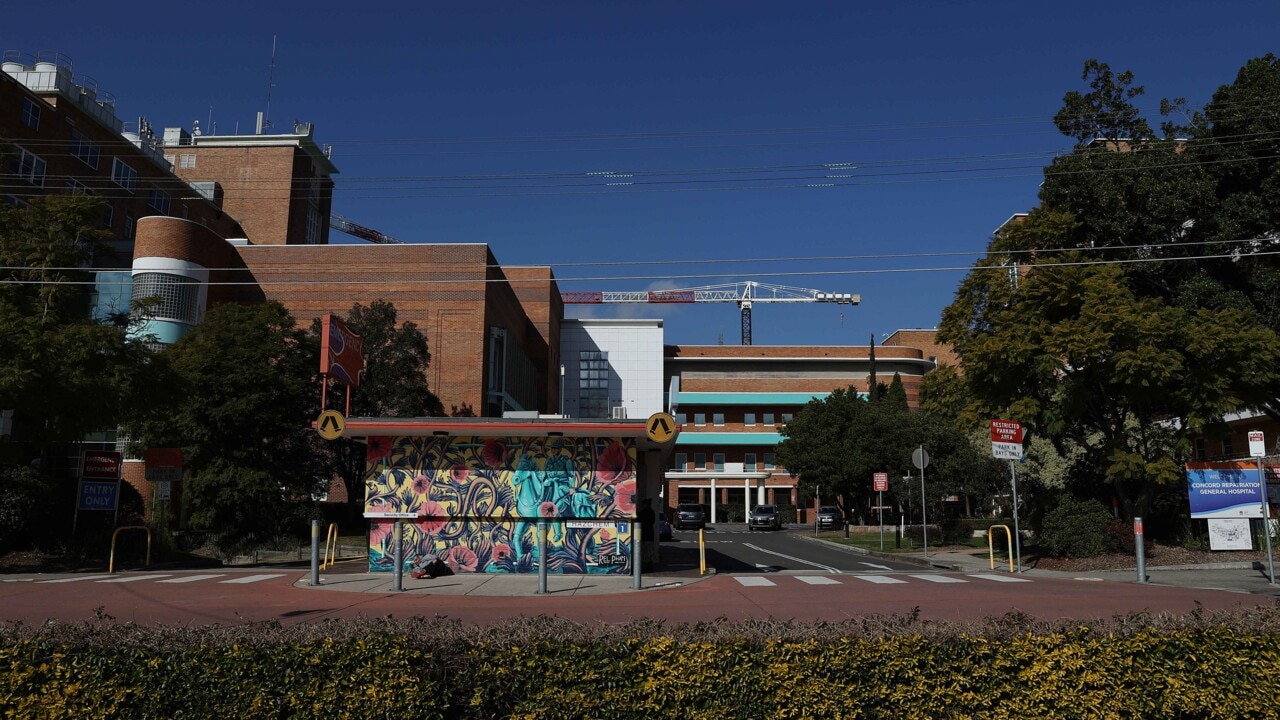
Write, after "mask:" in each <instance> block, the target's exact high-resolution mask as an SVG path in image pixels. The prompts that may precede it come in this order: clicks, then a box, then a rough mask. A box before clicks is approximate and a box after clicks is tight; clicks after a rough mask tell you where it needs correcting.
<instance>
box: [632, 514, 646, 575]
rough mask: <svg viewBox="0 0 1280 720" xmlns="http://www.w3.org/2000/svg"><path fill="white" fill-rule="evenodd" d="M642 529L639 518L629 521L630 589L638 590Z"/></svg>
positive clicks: (642, 550)
mask: <svg viewBox="0 0 1280 720" xmlns="http://www.w3.org/2000/svg"><path fill="white" fill-rule="evenodd" d="M643 533H644V530H642V529H641V528H640V521H639V520H632V521H631V589H632V590H639V589H640V587H641V583H640V566H641V564H642V563H643V562H644V538H642V537H640V536H641V534H643Z"/></svg>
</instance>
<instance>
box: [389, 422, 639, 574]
mask: <svg viewBox="0 0 1280 720" xmlns="http://www.w3.org/2000/svg"><path fill="white" fill-rule="evenodd" d="M367 457H368V461H367V463H366V466H365V491H366V492H365V512H366V513H412V514H413V518H412V519H405V520H404V521H403V522H404V554H403V555H402V561H403V563H404V565H405V566H406V567H408V566H409V565H411V564H412V563H413V562H414V560H415V559H416V558H418V557H421V556H423V555H426V554H433V555H436V556H438V557H439V558H440V559H441V560H443V561H444V562H445V563H447V564H448V565H449V567H451V568H452V569H453V571H454V572H486V573H528V572H537V567H538V566H537V560H538V543H537V528H538V523H539V520H543V521H545V524H546V526H547V531H548V532H547V571H548V572H552V573H569V574H581V573H619V574H626V573H630V572H631V527H632V522H633V521H634V519H635V517H636V497H635V493H636V449H635V444H634V441H632V440H629V439H621V440H620V439H618V438H564V437H554V438H552V437H548V438H543V437H507V438H459V437H452V438H450V437H396V438H387V437H371V438H369V449H368V456H367ZM394 522H395V521H394V520H391V519H385V518H374V519H371V520H370V523H371V525H370V529H369V569H370V570H371V571H374V572H379V571H385V572H390V571H391V570H393V569H394V564H395V560H394V545H393V542H394V532H393V527H394Z"/></svg>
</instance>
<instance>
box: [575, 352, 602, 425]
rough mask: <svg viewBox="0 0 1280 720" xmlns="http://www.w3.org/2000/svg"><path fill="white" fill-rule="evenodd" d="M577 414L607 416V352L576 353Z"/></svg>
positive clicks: (593, 416) (597, 416)
mask: <svg viewBox="0 0 1280 720" xmlns="http://www.w3.org/2000/svg"><path fill="white" fill-rule="evenodd" d="M578 416H579V417H585V418H607V417H609V353H607V352H599V351H596V350H583V351H581V352H579V353H578Z"/></svg>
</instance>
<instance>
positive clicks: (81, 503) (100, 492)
mask: <svg viewBox="0 0 1280 720" xmlns="http://www.w3.org/2000/svg"><path fill="white" fill-rule="evenodd" d="M79 490H80V492H79V493H78V496H79V500H78V502H77V503H76V509H77V510H115V509H116V500H117V499H118V498H119V497H120V492H119V491H120V483H119V481H117V480H111V481H105V482H104V481H101V480H81V481H80V488H79Z"/></svg>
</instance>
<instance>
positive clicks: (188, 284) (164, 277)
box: [131, 272, 200, 323]
mask: <svg viewBox="0 0 1280 720" xmlns="http://www.w3.org/2000/svg"><path fill="white" fill-rule="evenodd" d="M147 298H159V299H160V304H159V305H157V306H156V307H155V308H154V310H153V311H154V312H155V315H156V317H160V318H169V319H173V320H181V321H183V322H192V323H193V322H196V321H197V320H199V319H200V317H199V312H200V311H199V308H198V307H197V303H198V302H199V298H200V283H198V282H197V281H195V280H193V279H191V278H188V277H183V276H181V275H171V274H169V273H157V272H148V273H138V274H137V275H134V276H133V292H132V294H131V299H132V302H131V305H132V306H133V307H137V306H138V303H139V301H141V300H145V299H147Z"/></svg>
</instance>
